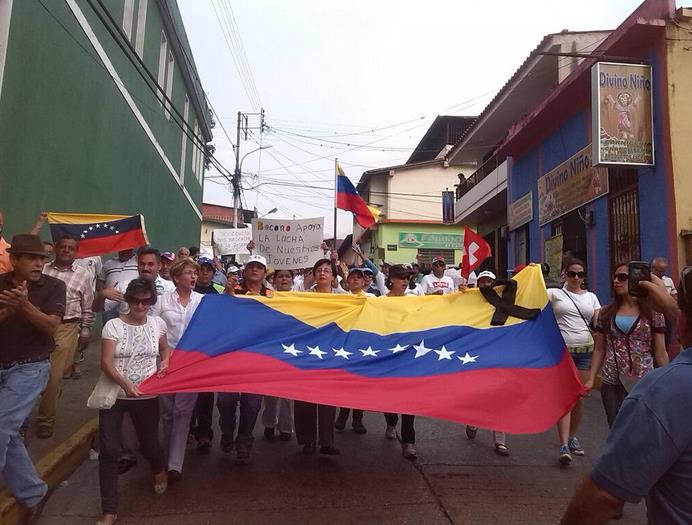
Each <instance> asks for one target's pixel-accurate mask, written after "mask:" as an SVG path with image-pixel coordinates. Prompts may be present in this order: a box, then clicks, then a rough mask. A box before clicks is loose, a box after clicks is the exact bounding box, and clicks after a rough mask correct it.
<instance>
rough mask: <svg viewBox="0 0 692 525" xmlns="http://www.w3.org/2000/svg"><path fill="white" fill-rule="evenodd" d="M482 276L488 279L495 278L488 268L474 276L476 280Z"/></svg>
mask: <svg viewBox="0 0 692 525" xmlns="http://www.w3.org/2000/svg"><path fill="white" fill-rule="evenodd" d="M484 277H487V278H488V279H492V280H493V281H494V280H495V279H497V277H495V274H494V273H493V272H491V271H489V270H483V271H482V272H481V273H479V274H478V277H477V278H476V280H477V281H478V280H480V279H483V278H484Z"/></svg>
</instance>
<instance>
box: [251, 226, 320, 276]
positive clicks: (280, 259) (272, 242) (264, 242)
mask: <svg viewBox="0 0 692 525" xmlns="http://www.w3.org/2000/svg"><path fill="white" fill-rule="evenodd" d="M323 237H324V218H323V217H317V218H314V219H299V220H292V221H291V220H282V219H252V240H253V241H255V251H254V252H253V253H255V254H257V255H262V256H263V257H266V259H267V264H268V265H269V266H271V267H273V268H274V269H275V270H291V269H295V268H310V267H312V265H313V264H315V263H316V262H317V261H319V260H320V259H321V258H322V257H324V256H323V254H322V250H321V248H320V246H321V244H322V240H323Z"/></svg>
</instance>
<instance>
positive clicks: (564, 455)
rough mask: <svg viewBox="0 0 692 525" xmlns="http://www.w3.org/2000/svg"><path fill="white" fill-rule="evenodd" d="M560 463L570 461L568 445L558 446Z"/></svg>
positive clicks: (563, 463)
mask: <svg viewBox="0 0 692 525" xmlns="http://www.w3.org/2000/svg"><path fill="white" fill-rule="evenodd" d="M559 461H560V465H569V464H570V463H572V454H570V453H569V447H568V446H567V445H562V446H561V447H560V458H559Z"/></svg>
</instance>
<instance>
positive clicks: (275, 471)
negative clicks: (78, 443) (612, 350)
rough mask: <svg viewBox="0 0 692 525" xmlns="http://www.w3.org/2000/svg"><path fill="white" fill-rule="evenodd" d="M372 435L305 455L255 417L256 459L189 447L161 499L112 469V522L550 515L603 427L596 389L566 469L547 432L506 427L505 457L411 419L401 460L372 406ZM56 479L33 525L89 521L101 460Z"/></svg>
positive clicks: (442, 427)
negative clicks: (116, 497)
mask: <svg viewBox="0 0 692 525" xmlns="http://www.w3.org/2000/svg"><path fill="white" fill-rule="evenodd" d="M365 423H366V426H367V427H368V434H367V435H364V436H360V435H356V434H354V433H353V432H351V431H346V432H344V433H343V434H339V435H337V443H336V444H337V446H338V447H340V448H341V451H342V454H341V456H338V457H336V458H331V457H330V458H325V457H319V456H305V455H303V454H302V453H300V452H299V450H298V449H297V448H296V444H295V441H291V442H288V443H286V442H280V441H278V440H277V441H273V442H267V441H265V440H264V439H263V438H262V437H261V433H262V427H261V426H260V425H259V424H258V426H257V428H256V430H255V435H256V436H258V438H257V440H256V447H255V455H254V462H253V463H252V464H251V465H247V466H240V465H236V464H234V463H233V461H232V459H231V457H230V456H228V455H225V454H223V453H222V452H220V450H219V449H218V436H217V439H216V441H215V448H214V450H213V451H212V453H211V454H210V455H208V456H199V455H197V454H195V453H194V451H192V450H191V451H190V453H189V454H188V458H187V462H186V465H185V472H184V479H183V481H182V482H181V483H180V484H178V485H175V486H173V487H171V488H170V489H169V491H168V492H167V493H166V494H165V495H164V496H161V497H157V496H155V495H154V494H153V492H152V490H151V488H150V484H149V476H148V473H147V469H146V468H145V467H144V465H143V464H142V463H143V462H142V461H141V460H140V465H138V467H137V468H136V469H134V470H132V471H130V472H128V473H127V474H125V475H124V476H121V478H120V494H121V502H120V513H119V520H118V522H119V523H122V524H135V523H136V524H138V525H159V524H161V525H162V524H170V523H175V525H187V524H228V523H239V524H263V523H272V522H274V523H283V524H291V523H296V524H298V523H300V524H322V523H330V524H335V523H377V524H380V523H382V524H399V523H416V524H422V523H425V524H448V523H456V524H462V523H472V524H494V523H503V524H505V523H507V524H509V523H523V524H536V525H538V524H554V523H557V522H558V521H559V518H560V515H561V513H562V512H563V510H564V509H565V506H566V505H567V502H568V500H569V498H570V496H571V494H572V493H573V491H574V488H575V487H576V486H577V484H578V483H579V481H580V480H581V479H582V477H583V476H584V475H585V474H586V473H587V472H588V469H589V465H590V464H591V462H592V461H593V459H594V456H595V452H596V451H597V450H598V449H599V448H600V446H601V444H602V443H603V440H604V439H605V434H606V430H607V429H606V425H605V418H604V416H603V412H602V408H601V403H600V399H599V397H598V395H597V394H596V395H592V396H591V397H590V398H588V399H587V418H586V428H585V429H584V432H583V433H582V435H583V442H584V445H585V447H586V448H587V454H588V455H587V456H586V457H585V458H575V460H574V463H573V464H572V466H570V467H569V468H561V467H560V466H559V465H558V464H557V461H556V456H557V448H556V446H555V440H556V436H555V431H554V430H551V431H550V432H547V433H545V434H541V435H535V436H510V439H509V446H510V450H511V453H512V455H511V456H510V457H509V458H501V457H499V456H496V455H495V453H494V451H493V448H492V446H491V445H492V443H491V436H490V433H489V432H484V431H479V433H478V436H477V438H476V440H475V441H474V442H471V441H469V440H468V439H467V438H466V435H465V434H464V429H463V426H461V425H455V424H452V423H448V422H442V421H434V420H429V419H422V418H421V419H419V420H417V421H416V427H417V428H416V430H417V441H418V445H417V447H418V452H419V459H418V461H417V462H415V463H412V462H409V461H406V460H404V459H403V458H402V457H401V454H400V447H399V445H398V443H397V442H391V441H386V440H384V439H383V432H384V420H383V417H382V415H380V414H368V415H366V419H365ZM67 481H68V483H67V485H66V486H62V487H59V488H58V489H57V490H56V491H55V492H54V494H53V496H52V497H51V499H50V501H49V503H48V505H47V506H46V507H45V510H44V515H43V518H42V519H41V520H40V521H39V523H40V525H68V524H69V525H82V524H93V523H94V522H95V518H96V517H97V516H98V513H99V497H98V462H97V461H86V462H85V463H84V464H83V465H82V466H81V467H80V468H79V469H78V470H77V471H76V472H75V473H74V474H73V475H72V477H71V478H70V479H69V480H67ZM644 522H645V509H644V506H643V505H639V506H632V505H628V506H627V507H626V509H625V518H624V519H623V520H622V521H620V522H619V523H621V524H637V523H644Z"/></svg>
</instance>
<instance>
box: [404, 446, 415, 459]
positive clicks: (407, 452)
mask: <svg viewBox="0 0 692 525" xmlns="http://www.w3.org/2000/svg"><path fill="white" fill-rule="evenodd" d="M401 454H402V455H403V456H404V457H405V458H406V459H416V449H415V448H414V446H413V443H402V444H401Z"/></svg>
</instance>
